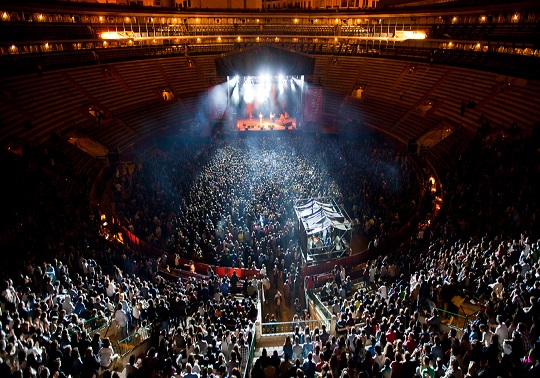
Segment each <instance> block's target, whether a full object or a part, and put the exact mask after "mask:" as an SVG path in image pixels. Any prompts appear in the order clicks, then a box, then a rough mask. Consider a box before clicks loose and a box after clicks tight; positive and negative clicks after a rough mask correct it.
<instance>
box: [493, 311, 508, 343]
mask: <svg viewBox="0 0 540 378" xmlns="http://www.w3.org/2000/svg"><path fill="white" fill-rule="evenodd" d="M497 324H498V325H497V328H495V334H496V335H497V336H499V344H500V345H501V347H502V345H503V342H504V340H506V339H508V337H509V333H510V332H509V331H508V327H507V326H506V323H505V322H504V321H503V318H502V316H501V315H497Z"/></svg>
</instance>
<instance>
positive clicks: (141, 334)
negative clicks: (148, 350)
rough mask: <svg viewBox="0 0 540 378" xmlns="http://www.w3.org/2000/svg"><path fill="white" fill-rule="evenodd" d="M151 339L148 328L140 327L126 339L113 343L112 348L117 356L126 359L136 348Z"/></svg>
mask: <svg viewBox="0 0 540 378" xmlns="http://www.w3.org/2000/svg"><path fill="white" fill-rule="evenodd" d="M149 337H150V330H149V328H148V327H140V328H138V329H137V330H136V331H135V332H133V333H132V334H131V335H129V336H128V337H126V338H125V339H122V340H118V341H115V342H113V343H112V347H113V349H114V351H115V353H116V354H118V355H119V356H120V357H124V356H125V355H127V354H128V353H130V352H131V351H132V350H134V349H135V348H136V347H138V346H139V345H141V344H142V343H143V342H144V341H146V340H147V339H148V338H149Z"/></svg>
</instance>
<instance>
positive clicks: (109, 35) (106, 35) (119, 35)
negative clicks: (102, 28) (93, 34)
mask: <svg viewBox="0 0 540 378" xmlns="http://www.w3.org/2000/svg"><path fill="white" fill-rule="evenodd" d="M99 36H100V37H101V39H127V38H133V37H134V36H135V34H134V33H133V32H129V31H128V32H103V33H101V34H100V35H99Z"/></svg>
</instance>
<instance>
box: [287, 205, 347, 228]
mask: <svg viewBox="0 0 540 378" xmlns="http://www.w3.org/2000/svg"><path fill="white" fill-rule="evenodd" d="M294 210H295V211H296V215H297V217H298V219H300V220H301V221H302V224H303V225H304V228H305V230H306V234H308V235H313V234H316V233H318V232H321V231H323V230H325V229H327V228H328V227H334V228H337V229H339V230H342V231H348V230H350V229H351V221H350V220H349V219H347V218H346V217H345V216H344V215H343V213H342V212H341V209H340V208H339V207H338V206H337V205H336V204H335V203H333V201H324V202H322V201H318V200H314V199H309V200H303V201H301V203H300V204H298V203H297V204H296V205H295V206H294Z"/></svg>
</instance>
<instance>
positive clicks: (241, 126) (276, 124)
mask: <svg viewBox="0 0 540 378" xmlns="http://www.w3.org/2000/svg"><path fill="white" fill-rule="evenodd" d="M236 129H237V130H239V131H254V130H255V131H269V130H296V118H291V117H288V118H284V119H278V118H276V119H270V118H252V119H249V118H247V119H238V120H237V121H236Z"/></svg>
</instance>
